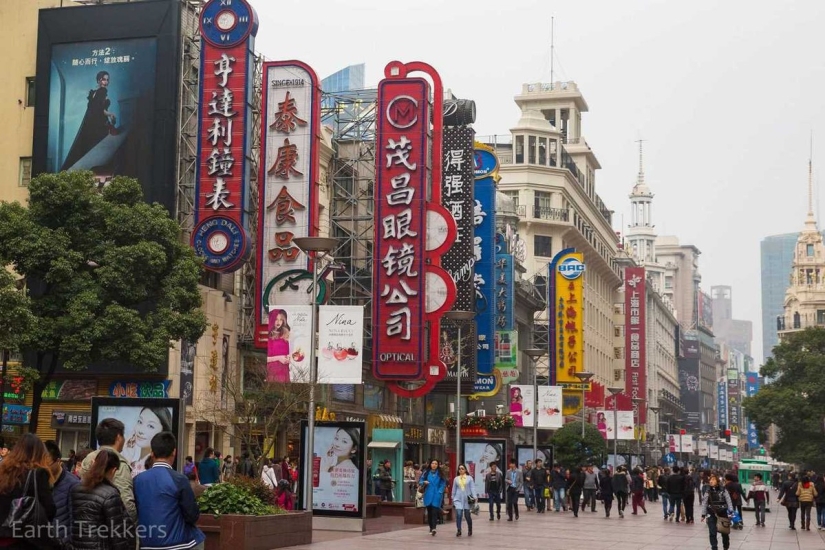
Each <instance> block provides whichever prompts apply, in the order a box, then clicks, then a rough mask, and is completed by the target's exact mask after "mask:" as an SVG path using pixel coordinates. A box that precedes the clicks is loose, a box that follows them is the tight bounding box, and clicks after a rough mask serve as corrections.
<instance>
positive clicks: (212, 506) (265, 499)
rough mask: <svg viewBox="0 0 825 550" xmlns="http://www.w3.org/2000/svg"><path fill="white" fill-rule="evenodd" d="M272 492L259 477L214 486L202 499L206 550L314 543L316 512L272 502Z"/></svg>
mask: <svg viewBox="0 0 825 550" xmlns="http://www.w3.org/2000/svg"><path fill="white" fill-rule="evenodd" d="M271 498H272V491H271V490H270V489H269V488H268V487H266V486H265V485H264V484H263V483H261V482H260V481H258V480H250V479H242V480H239V481H237V482H233V483H220V484H217V485H213V486H212V487H210V488H209V489H207V490H206V492H205V493H204V494H203V495H201V497H200V498H199V499H198V506H199V508H200V510H201V517H200V519H199V520H198V527H200V529H201V530H202V531H203V532H204V533H205V534H206V545H205V546H206V550H238V549H239V548H243V549H244V550H270V549H272V548H284V547H287V546H297V545H301V544H310V543H311V542H312V514H310V513H308V512H287V511H285V510H281V509H280V508H277V507H275V506H273V505H271V504H270V502H272V500H271Z"/></svg>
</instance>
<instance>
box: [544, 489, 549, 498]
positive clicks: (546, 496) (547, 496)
mask: <svg viewBox="0 0 825 550" xmlns="http://www.w3.org/2000/svg"><path fill="white" fill-rule="evenodd" d="M544 498H550V487H545V488H544Z"/></svg>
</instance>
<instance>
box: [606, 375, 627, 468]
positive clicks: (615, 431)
mask: <svg viewBox="0 0 825 550" xmlns="http://www.w3.org/2000/svg"><path fill="white" fill-rule="evenodd" d="M607 391H609V392H610V395H612V396H613V471H614V472H615V471H616V465H617V464H618V463H619V458H618V457H619V420H618V418H619V399H618V398H617V397H616V396H617V395H618V394H620V393H622V392H623V391H624V388H620V387H613V388H607Z"/></svg>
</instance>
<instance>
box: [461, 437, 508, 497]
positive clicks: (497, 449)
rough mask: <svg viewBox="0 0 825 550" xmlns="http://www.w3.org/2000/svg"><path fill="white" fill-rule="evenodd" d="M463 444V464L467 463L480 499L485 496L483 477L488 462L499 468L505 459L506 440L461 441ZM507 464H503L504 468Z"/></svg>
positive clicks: (485, 474)
mask: <svg viewBox="0 0 825 550" xmlns="http://www.w3.org/2000/svg"><path fill="white" fill-rule="evenodd" d="M462 444H463V446H464V453H463V455H462V456H463V457H464V464H466V465H467V470H468V471H469V474H470V475H471V476H472V477H473V481H474V482H475V485H476V491H477V492H478V496H479V498H481V499H486V498H487V493H485V492H484V478H485V477H486V476H487V474H488V473H489V472H490V463H491V462H495V463H496V467H497V468H498V469H501V466H502V464H504V462H506V460H507V442H506V441H504V440H502V439H498V440H483V441H462ZM506 469H507V465H506V464H505V465H504V470H506Z"/></svg>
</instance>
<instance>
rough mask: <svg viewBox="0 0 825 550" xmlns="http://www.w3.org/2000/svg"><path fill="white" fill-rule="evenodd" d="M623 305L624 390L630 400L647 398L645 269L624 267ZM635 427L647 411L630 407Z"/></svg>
mask: <svg viewBox="0 0 825 550" xmlns="http://www.w3.org/2000/svg"><path fill="white" fill-rule="evenodd" d="M624 276H625V286H624V302H625V306H624V307H625V350H626V352H627V360H626V365H625V370H626V382H625V386H626V387H625V391H626V393H627V394H628V395H630V398H631V399H636V398H638V399H645V398H646V397H647V359H646V355H647V351H646V350H647V341H646V336H645V335H646V327H647V324H646V320H645V317H646V311H645V310H646V307H647V306H646V301H645V300H646V290H645V286H646V284H647V279H646V277H645V268H643V267H628V268H627V269H625V271H624ZM633 410H634V411H635V412H636V418H638V419H639V424H640V425H642V426H644V425H645V423H646V422H647V408H646V407H643V406H639V404H636V403H634V404H633Z"/></svg>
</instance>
